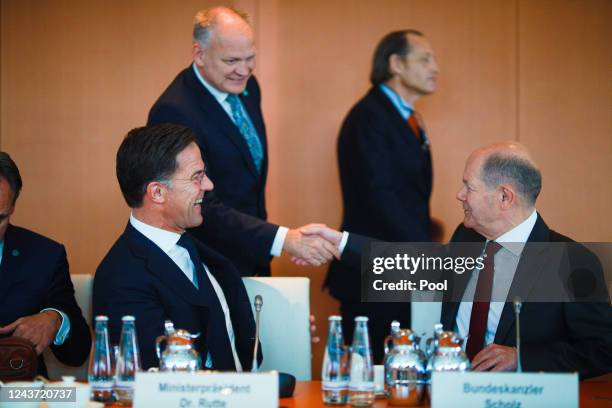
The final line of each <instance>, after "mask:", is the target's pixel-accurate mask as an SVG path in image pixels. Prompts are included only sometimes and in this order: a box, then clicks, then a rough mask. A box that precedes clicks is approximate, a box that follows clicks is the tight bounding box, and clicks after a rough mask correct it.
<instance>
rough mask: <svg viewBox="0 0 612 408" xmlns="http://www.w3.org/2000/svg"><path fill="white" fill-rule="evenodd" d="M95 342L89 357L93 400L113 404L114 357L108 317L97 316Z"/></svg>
mask: <svg viewBox="0 0 612 408" xmlns="http://www.w3.org/2000/svg"><path fill="white" fill-rule="evenodd" d="M94 332H95V333H94V335H95V337H94V342H93V343H92V345H91V353H90V355H89V367H88V371H87V380H88V381H89V384H90V385H91V399H92V400H93V401H99V402H112V400H113V396H112V392H113V376H114V375H115V370H114V367H113V357H112V354H111V349H110V344H109V339H108V317H107V316H96V318H95V328H94Z"/></svg>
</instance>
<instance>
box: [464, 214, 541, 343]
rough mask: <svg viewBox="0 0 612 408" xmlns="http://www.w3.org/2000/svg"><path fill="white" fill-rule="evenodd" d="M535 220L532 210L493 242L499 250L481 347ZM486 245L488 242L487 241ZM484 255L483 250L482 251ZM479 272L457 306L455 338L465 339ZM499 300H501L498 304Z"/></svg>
mask: <svg viewBox="0 0 612 408" xmlns="http://www.w3.org/2000/svg"><path fill="white" fill-rule="evenodd" d="M537 218H538V213H537V212H536V211H535V210H534V211H533V213H532V214H531V215H530V216H529V217H527V219H526V220H525V221H523V222H522V223H520V224H519V225H517V226H516V227H514V228H513V229H511V230H510V231H508V232H506V233H504V234H502V235H500V236H499V237H498V238H497V239H496V240H495V242H497V243H498V244H500V245H501V246H502V248H501V249H500V250H499V251H497V253H496V254H495V257H494V269H493V270H494V273H493V288H492V291H491V300H492V301H491V303H490V305H489V317H488V318H487V331H486V333H485V345H488V344H491V343H493V340H494V339H495V333H496V332H497V326H498V325H499V319H500V317H501V314H502V311H503V309H504V305H505V300H506V298H507V297H508V292H509V291H510V287H511V285H512V280H513V279H514V274H515V272H516V267H517V266H518V263H519V260H520V258H521V253H522V252H523V248H524V247H525V243H526V242H527V239H528V238H529V235H530V234H531V230H533V226H534V225H535V223H536V220H537ZM487 243H488V241H487ZM483 253H484V250H483ZM479 272H480V270H479V269H474V270H473V271H472V276H471V277H470V280H469V281H468V284H467V287H466V289H465V293H464V294H463V299H462V301H461V304H460V305H459V311H458V313H457V320H456V328H455V331H456V332H457V333H458V334H459V336H461V337H463V338H465V336H467V334H468V332H469V329H470V318H471V315H472V303H473V302H472V300H473V299H474V294H475V292H476V284H477V283H478V275H479ZM501 299H503V300H504V301H500V300H501Z"/></svg>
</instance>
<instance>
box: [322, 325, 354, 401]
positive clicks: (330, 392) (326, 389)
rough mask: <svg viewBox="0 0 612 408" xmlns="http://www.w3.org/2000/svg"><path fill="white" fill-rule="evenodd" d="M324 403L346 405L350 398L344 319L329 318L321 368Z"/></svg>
mask: <svg viewBox="0 0 612 408" xmlns="http://www.w3.org/2000/svg"><path fill="white" fill-rule="evenodd" d="M321 379H322V389H323V402H324V403H325V404H326V405H344V404H346V400H347V397H348V353H347V350H346V346H345V345H344V338H343V336H342V317H340V316H330V317H329V330H328V333H327V346H326V347H325V357H324V358H323V366H322V368H321Z"/></svg>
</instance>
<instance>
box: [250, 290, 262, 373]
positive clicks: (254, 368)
mask: <svg viewBox="0 0 612 408" xmlns="http://www.w3.org/2000/svg"><path fill="white" fill-rule="evenodd" d="M253 305H254V306H255V345H254V346H253V365H252V366H251V372H252V373H256V372H257V351H258V349H259V313H260V312H261V307H262V306H263V298H262V297H261V295H256V296H255V301H254V302H253Z"/></svg>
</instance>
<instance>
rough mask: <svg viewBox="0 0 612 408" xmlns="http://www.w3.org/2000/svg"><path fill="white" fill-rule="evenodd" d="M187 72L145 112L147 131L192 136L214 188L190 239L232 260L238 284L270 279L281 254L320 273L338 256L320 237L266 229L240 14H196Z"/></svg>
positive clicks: (259, 146) (264, 159)
mask: <svg viewBox="0 0 612 408" xmlns="http://www.w3.org/2000/svg"><path fill="white" fill-rule="evenodd" d="M192 54H193V64H192V65H191V66H189V67H187V68H186V69H184V70H183V71H182V72H181V73H179V75H178V76H177V77H176V78H175V79H174V81H173V82H172V83H171V84H170V86H169V87H168V88H167V89H166V90H165V91H164V93H163V94H162V95H161V96H160V97H159V99H158V100H157V102H155V104H154V105H153V107H152V108H151V111H150V113H149V119H148V124H149V125H152V124H159V123H165V122H167V123H176V124H181V125H184V126H188V127H190V128H191V129H192V130H193V131H194V132H195V134H196V136H197V142H198V145H199V147H200V150H201V151H202V157H203V160H204V162H206V164H207V167H208V175H209V176H210V178H211V180H212V181H213V182H215V183H216V185H217V186H218V187H217V188H216V189H215V193H212V194H207V195H206V197H205V200H204V205H203V206H202V211H203V215H204V218H205V219H206V220H207V222H206V223H204V224H203V225H202V226H200V227H197V228H194V229H192V230H191V232H192V233H193V234H194V235H195V236H196V237H197V238H198V239H200V240H201V241H202V242H205V243H206V244H207V245H209V246H211V247H212V248H214V249H216V250H217V251H219V252H221V253H222V254H223V255H225V256H226V257H227V258H229V259H231V260H232V261H233V262H234V264H235V265H236V267H237V268H238V270H239V271H240V273H241V275H243V276H252V275H258V276H269V275H270V259H271V257H272V256H279V255H280V254H281V252H282V250H286V251H287V252H289V253H290V254H291V255H293V256H295V257H297V258H300V259H303V260H305V261H307V262H308V263H309V264H311V265H315V266H318V265H321V264H323V263H325V262H326V261H328V260H330V259H331V258H332V257H333V256H334V255H337V248H335V247H334V246H333V245H331V244H330V243H328V242H327V241H325V240H323V239H322V238H320V237H305V236H303V235H302V234H301V233H300V232H299V231H298V230H297V229H288V228H286V227H282V226H278V225H274V224H270V223H267V222H266V219H267V212H266V203H265V186H266V178H267V172H268V154H267V140H266V129H265V124H264V120H263V115H262V112H261V106H260V105H261V96H260V90H259V85H258V83H257V80H256V79H255V77H254V76H253V75H252V74H253V70H254V68H255V45H254V40H253V30H252V28H251V25H250V24H249V22H248V21H247V17H246V15H245V14H244V13H241V12H239V11H237V10H235V9H233V8H227V7H216V8H212V9H209V10H203V11H200V12H198V13H197V14H196V17H195V23H194V29H193V47H192Z"/></svg>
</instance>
